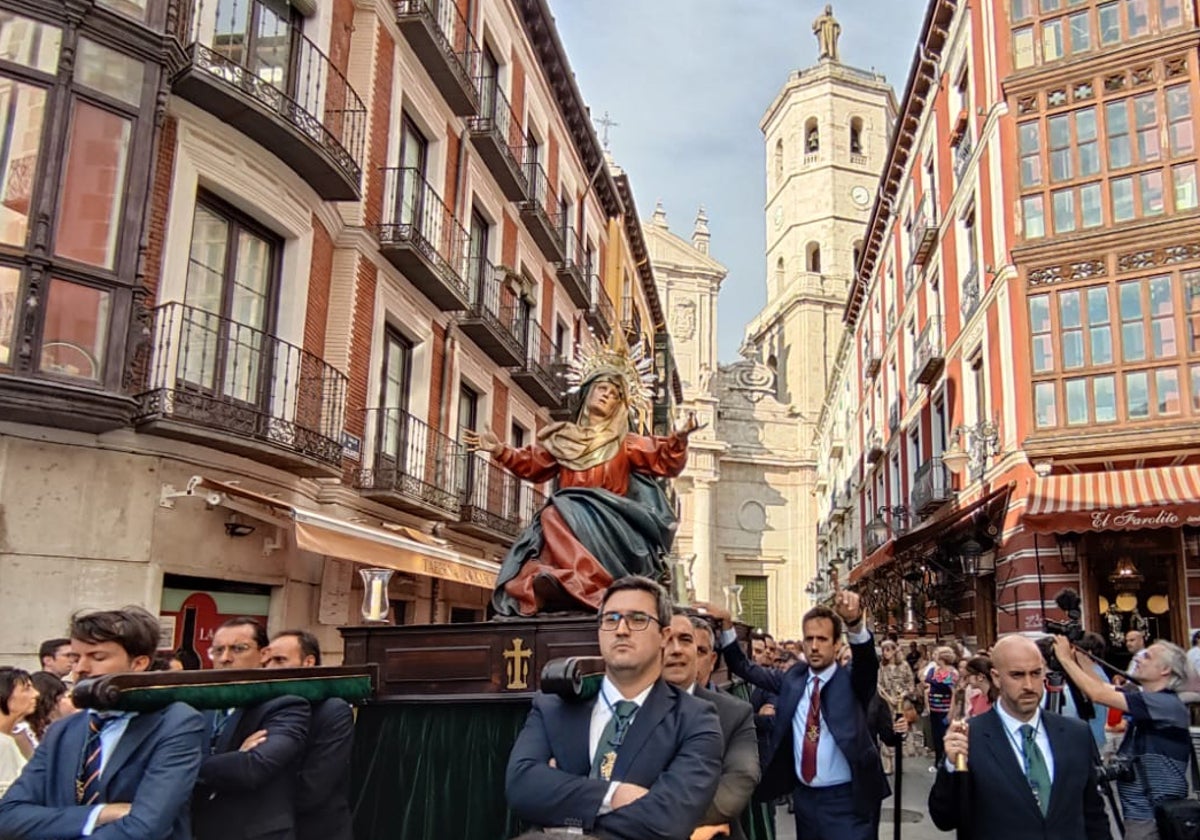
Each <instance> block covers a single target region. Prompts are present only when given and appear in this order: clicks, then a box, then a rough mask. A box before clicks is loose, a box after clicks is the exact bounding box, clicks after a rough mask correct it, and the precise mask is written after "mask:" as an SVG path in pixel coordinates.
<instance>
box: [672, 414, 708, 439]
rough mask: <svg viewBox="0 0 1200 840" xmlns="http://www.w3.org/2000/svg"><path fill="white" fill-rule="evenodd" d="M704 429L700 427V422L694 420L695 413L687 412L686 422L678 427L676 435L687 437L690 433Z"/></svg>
mask: <svg viewBox="0 0 1200 840" xmlns="http://www.w3.org/2000/svg"><path fill="white" fill-rule="evenodd" d="M703 428H704V427H703V426H701V425H700V421H699V420H697V419H696V412H694V411H689V412H688V416H687V420H684V421H683V425H682V426H680V427H679V430H678V432H677V434H680V435H683V436H684V437H687V436H688V435H690V434H691V433H692V432H695V431H699V430H700V429H703Z"/></svg>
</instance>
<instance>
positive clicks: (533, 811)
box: [505, 576, 723, 840]
mask: <svg viewBox="0 0 1200 840" xmlns="http://www.w3.org/2000/svg"><path fill="white" fill-rule="evenodd" d="M670 623H671V603H670V600H669V599H668V597H667V594H666V591H665V590H664V589H663V588H662V587H661V586H659V585H658V584H657V583H655V582H653V581H651V580H649V579H647V578H643V577H637V576H630V577H624V578H621V579H619V580H617V581H615V582H614V583H612V584H611V585H610V586H609V587H608V589H607V591H606V592H605V593H604V597H603V599H602V600H601V604H600V616H599V643H600V655H601V656H602V657H603V658H604V664H605V673H604V678H603V680H602V683H601V687H600V693H599V695H598V696H597V697H596V698H595V699H594V700H591V701H587V702H582V703H572V702H570V701H568V700H564V699H563V698H560V697H557V696H552V695H547V694H541V693H539V694H537V695H535V697H534V698H533V708H532V709H531V710H530V712H529V717H528V718H527V719H526V721H525V728H524V729H522V730H521V734H520V735H519V736H518V737H517V741H516V743H515V744H514V745H513V749H512V753H511V754H510V755H509V759H508V773H507V778H506V780H505V793H506V795H507V797H508V804H509V807H511V808H512V810H513V812H514V813H516V814H517V816H518V817H520V818H521V819H523V820H525V821H526V822H529V823H533V824H534V825H539V826H542V827H567V828H573V829H581V830H583V831H588V832H592V833H594V834H597V835H599V836H601V837H604V838H611V840H645V838H647V837H654V838H659V839H660V840H686V838H688V837H689V836H690V835H691V833H692V830H693V829H694V828H695V827H696V826H697V825H698V824H699V823H700V821H701V819H702V818H703V817H704V814H705V811H706V810H707V809H708V806H709V805H710V804H711V802H712V800H713V795H714V794H715V793H716V790H717V783H718V781H719V780H720V777H721V762H722V753H723V741H722V736H721V726H720V722H719V720H718V718H717V713H716V710H715V709H714V708H713V707H712V705H711V704H709V703H706V702H704V701H703V700H699V699H697V698H695V697H693V696H691V695H690V694H688V693H687V692H686V691H684V690H682V689H679V688H676V687H675V686H672V685H669V684H667V683H666V682H664V681H663V679H662V654H663V646H664V643H665V641H666V640H667V639H668V638H669V634H670Z"/></svg>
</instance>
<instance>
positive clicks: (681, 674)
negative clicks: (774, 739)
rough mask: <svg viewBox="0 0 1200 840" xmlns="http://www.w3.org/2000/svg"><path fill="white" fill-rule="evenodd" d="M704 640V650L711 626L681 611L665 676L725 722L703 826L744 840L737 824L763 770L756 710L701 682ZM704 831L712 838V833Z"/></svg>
mask: <svg viewBox="0 0 1200 840" xmlns="http://www.w3.org/2000/svg"><path fill="white" fill-rule="evenodd" d="M701 644H703V646H704V647H705V649H706V650H708V651H711V650H712V645H713V630H712V625H711V624H709V623H708V622H707V621H705V620H704V619H702V618H692V617H689V616H688V615H686V614H683V613H677V614H676V615H675V616H674V617H673V618H672V619H671V636H670V638H669V639H667V646H666V648H665V650H664V655H663V679H665V680H666V681H667V682H669V683H670V684H671V685H674V686H677V687H679V688H682V689H683V690H684V691H687V692H689V693H691V694H693V695H694V696H696V697H699V698H700V699H701V700H707V701H708V702H709V703H712V704H713V706H714V707H715V708H716V710H717V717H718V718H719V719H720V721H721V736H722V740H723V745H724V750H725V754H724V757H723V759H722V765H721V781H720V783H719V784H718V785H717V793H716V795H715V796H713V801H712V804H711V805H710V806H709V807H708V812H707V813H706V814H705V815H704V819H703V820H701V823H700V824H701V826H723V827H725V828H726V829H727V832H728V834H729V836H730V837H732V838H734V840H745V837H746V835H745V833H744V832H743V831H742V827H741V826H740V825H739V824H738V818H739V817H740V816H741V814H742V812H743V811H744V810H746V805H747V804H749V802H750V796H751V794H753V793H754V788H755V786H756V785H757V784H758V779H759V776H760V775H761V773H762V770H761V768H760V767H759V763H758V742H757V740H756V738H755V733H754V710H753V709H752V708H751V707H750V704H749V703H747V702H746V701H745V700H739V699H738V698H736V697H733V696H731V695H728V694H722V693H720V692H719V691H710V690H709V689H707V688H705V687H704V686H703V684H702V683H700V681H699V671H698V668H699V651H698V648H699V646H700V645H701ZM708 674H711V669H709V670H708V672H707V673H706V674H705V676H706V677H707V676H708ZM706 681H707V679H706ZM697 833H699V832H697ZM705 834H708V836H712V835H711V834H709V833H708V832H705ZM693 837H694V835H693Z"/></svg>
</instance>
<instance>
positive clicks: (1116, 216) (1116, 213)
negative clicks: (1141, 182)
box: [1109, 178, 1133, 222]
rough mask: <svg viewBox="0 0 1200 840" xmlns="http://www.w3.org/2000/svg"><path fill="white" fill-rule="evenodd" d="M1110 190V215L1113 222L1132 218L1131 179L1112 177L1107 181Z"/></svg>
mask: <svg viewBox="0 0 1200 840" xmlns="http://www.w3.org/2000/svg"><path fill="white" fill-rule="evenodd" d="M1109 187H1110V189H1111V190H1112V215H1113V221H1114V222H1127V221H1129V220H1130V219H1132V218H1133V179H1132V178H1114V179H1113V180H1112V181H1110V182H1109Z"/></svg>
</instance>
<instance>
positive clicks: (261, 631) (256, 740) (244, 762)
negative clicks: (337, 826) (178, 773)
mask: <svg viewBox="0 0 1200 840" xmlns="http://www.w3.org/2000/svg"><path fill="white" fill-rule="evenodd" d="M266 648H267V631H266V629H265V628H264V627H263V626H262V625H261V624H259V623H258V622H257V621H255V620H253V619H249V618H233V619H230V620H229V621H227V622H225V623H224V624H222V625H221V626H220V627H219V628H217V631H216V632H215V633H214V634H213V640H212V646H211V647H210V648H209V656H210V657H211V658H212V661H213V665H214V666H215V667H217V668H239V669H250V668H258V667H260V666H261V665H262V663H263V662H264V661H265V659H266ZM309 715H310V712H309V706H308V701H306V700H304V699H302V698H300V697H278V698H276V699H274V700H267V701H266V702H263V703H259V704H257V705H253V706H247V707H245V708H243V709H223V710H221V711H218V712H209V713H207V714H206V716H205V717H206V719H207V722H208V726H209V732H210V733H211V735H210V742H209V744H210V746H209V748H208V749H207V750H205V755H204V758H203V760H202V761H201V763H200V774H199V776H198V777H197V779H196V789H195V792H194V794H193V796H192V827H193V828H194V830H195V833H196V840H250V838H254V839H255V840H258V838H272V840H294V838H295V837H296V819H295V810H296V801H295V793H296V779H297V775H298V773H299V771H300V762H301V759H302V758H303V756H304V748H305V745H306V744H307V741H308V720H309Z"/></svg>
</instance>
